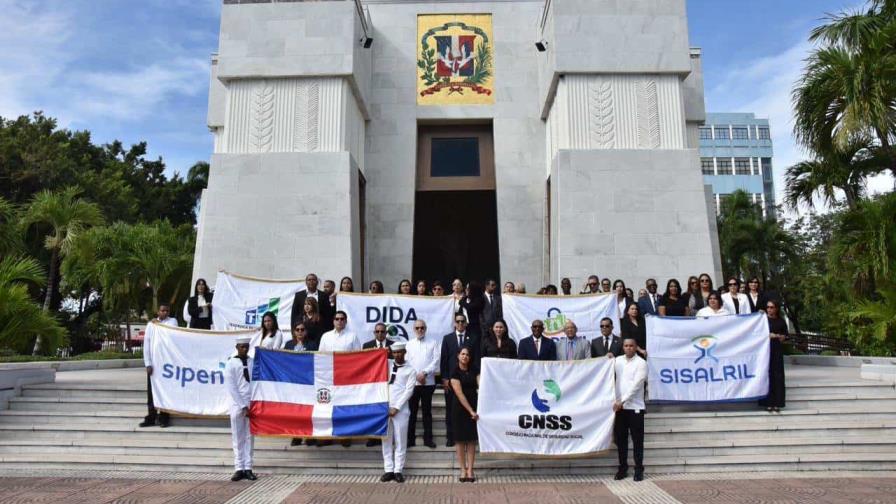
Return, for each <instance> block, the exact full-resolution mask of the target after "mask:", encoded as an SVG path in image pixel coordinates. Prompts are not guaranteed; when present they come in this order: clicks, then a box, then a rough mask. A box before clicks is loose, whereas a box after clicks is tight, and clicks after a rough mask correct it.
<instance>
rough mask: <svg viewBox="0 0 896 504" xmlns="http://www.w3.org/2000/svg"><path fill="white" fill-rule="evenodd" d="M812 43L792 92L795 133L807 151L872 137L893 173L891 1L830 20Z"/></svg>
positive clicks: (895, 89) (895, 48)
mask: <svg viewBox="0 0 896 504" xmlns="http://www.w3.org/2000/svg"><path fill="white" fill-rule="evenodd" d="M828 19H829V23H827V24H825V25H822V26H820V27H818V28H816V29H815V30H814V31H813V32H812V35H811V37H810V40H811V41H813V42H820V43H824V44H826V46H825V47H821V48H819V49H817V50H816V51H815V52H814V53H813V54H812V55H811V56H809V58H808V60H807V64H806V68H805V70H804V72H803V78H802V79H801V81H800V84H799V85H797V86H796V88H794V90H793V102H794V109H795V116H796V117H795V119H796V120H795V124H794V134H795V136H796V138H797V140H798V141H799V142H800V143H801V144H803V145H804V146H806V147H808V148H809V149H813V150H818V151H828V150H830V149H831V148H832V147H841V148H842V147H844V146H846V145H847V144H848V143H849V142H850V141H851V140H853V139H855V138H857V137H864V136H873V137H875V138H876V141H877V142H878V145H880V146H881V148H882V149H883V150H884V152H885V153H886V155H887V157H888V158H889V160H890V164H889V168H890V170H891V171H892V170H894V168H896V156H894V152H893V151H892V150H891V146H892V145H893V140H894V135H896V112H894V104H896V1H894V0H872V1H871V2H870V3H869V4H868V7H867V9H866V10H865V11H864V12H862V11H856V12H842V13H840V14H837V15H833V16H830V17H829V18H828Z"/></svg>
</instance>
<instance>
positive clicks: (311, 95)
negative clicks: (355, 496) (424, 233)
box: [194, 0, 720, 288]
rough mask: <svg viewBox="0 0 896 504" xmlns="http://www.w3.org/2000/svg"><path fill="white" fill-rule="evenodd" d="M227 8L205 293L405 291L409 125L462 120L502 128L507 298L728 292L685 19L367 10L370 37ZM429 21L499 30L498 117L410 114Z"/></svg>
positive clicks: (675, 1) (336, 19) (319, 12)
mask: <svg viewBox="0 0 896 504" xmlns="http://www.w3.org/2000/svg"><path fill="white" fill-rule="evenodd" d="M224 3H225V5H224V7H223V11H222V19H221V42H220V47H219V53H218V54H217V55H216V56H215V57H214V58H213V67H212V82H211V84H210V97H209V115H208V121H209V127H210V128H211V129H212V131H213V133H214V135H215V139H216V141H215V154H214V155H213V156H212V162H211V172H210V181H209V187H208V189H207V190H206V191H205V193H204V195H203V203H202V207H201V215H200V228H199V236H198V243H197V248H196V261H195V266H194V277H200V276H202V277H205V278H207V279H209V281H213V279H214V277H215V272H216V271H217V270H218V269H221V268H223V269H227V270H231V271H234V272H238V273H242V274H248V275H255V276H262V277H269V278H286V277H296V276H301V275H304V274H305V273H307V272H310V271H314V272H316V273H318V274H319V275H321V276H322V277H324V278H331V279H334V280H338V279H339V278H340V277H341V276H343V275H351V276H352V277H353V278H354V279H355V285H356V287H360V286H362V285H366V283H368V282H369V281H371V280H373V279H378V280H382V281H383V282H384V283H385V284H386V285H387V286H391V285H397V283H398V281H399V280H400V279H401V278H407V277H410V276H411V270H412V261H413V232H414V201H415V194H416V185H415V181H416V179H415V177H416V162H417V129H418V124H451V123H452V122H462V121H478V122H490V124H491V125H492V131H493V137H494V162H495V182H496V187H497V189H496V199H497V218H498V243H499V248H500V265H501V266H500V269H501V270H500V278H501V279H502V280H512V281H523V282H526V284H527V285H530V286H537V285H542V284H544V283H547V282H551V283H558V282H559V279H560V278H561V277H563V276H569V277H571V278H572V280H573V285H574V286H576V287H577V286H580V285H581V284H582V282H583V281H584V278H585V277H586V276H587V275H588V274H590V273H597V274H599V275H601V276H606V277H610V278H623V279H625V280H626V281H627V282H629V283H630V284H632V286H633V287H635V288H636V287H637V285H638V284H643V280H644V279H645V278H646V277H648V276H654V277H657V278H658V279H660V281H661V282H664V281H665V279H667V278H669V277H671V276H675V277H678V278H679V280H681V281H682V282H684V280H685V279H686V277H687V275H690V274H697V273H700V272H709V273H710V274H714V275H715V276H716V277H718V276H719V273H720V272H719V270H720V267H719V260H718V252H717V247H716V246H715V245H714V243H713V240H714V221H712V219H711V218H710V215H711V213H710V211H709V210H708V209H707V204H706V203H707V201H706V197H705V191H704V187H703V184H702V179H701V173H700V166H699V162H698V155H697V151H696V147H697V145H696V136H695V132H696V125H697V124H699V123H700V122H701V121H702V120H703V114H704V112H703V110H704V108H703V103H702V100H703V94H702V70H700V65H699V52H696V53H695V52H692V51H691V49H690V48H689V47H688V40H687V19H686V16H685V6H684V0H663V1H655V0H628V1H626V2H619V1H617V0H551V1H548V2H545V1H543V0H538V1H535V0H533V1H525V0H522V1H495V2H487V1H475V0H468V1H465V2H454V3H450V2H422V1H421V2H413V1H401V0H379V1H369V0H367V1H363V2H362V3H363V6H364V8H365V14H364V19H363V20H362V19H361V18H360V17H359V15H358V11H357V9H356V6H355V2H353V1H326V2H278V1H271V2H264V1H261V0H252V1H251V2H245V1H243V2H241V1H240V0H225V2H224ZM425 13H464V14H467V13H471V14H475V13H490V14H492V22H493V26H494V76H495V77H494V96H495V103H494V104H493V105H466V106H459V105H455V106H432V105H427V106H420V105H417V103H416V90H417V88H416V82H415V78H416V45H415V39H416V33H417V32H416V30H417V15H418V14H425ZM363 21H366V25H367V26H368V29H369V35H371V36H372V37H373V39H374V43H373V46H372V47H371V48H370V49H364V48H363V47H361V44H359V43H358V42H359V40H360V39H361V38H362V37H363V36H364V32H363V28H364V25H365V23H364V22H363ZM539 39H544V40H545V41H546V42H547V50H546V51H545V52H538V51H537V50H536V49H535V45H534V43H535V41H537V40H539ZM361 177H363V179H364V180H365V181H366V192H365V201H366V204H365V205H364V208H362V207H361V201H360V193H359V191H360V189H359V183H360V182H359V180H360V179H361ZM548 177H550V197H549V199H548V190H547V188H548ZM548 201H550V205H548ZM362 216H366V237H365V238H366V239H365V240H364V242H365V247H364V248H365V253H364V254H363V256H362V252H361V250H362V247H361V242H362V240H361V236H360V229H361V227H360V222H361V219H362ZM362 272H363V278H362Z"/></svg>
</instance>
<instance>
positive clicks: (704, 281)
mask: <svg viewBox="0 0 896 504" xmlns="http://www.w3.org/2000/svg"><path fill="white" fill-rule="evenodd" d="M700 283H709V279H708V278H701V279H700Z"/></svg>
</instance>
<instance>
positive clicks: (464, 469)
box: [451, 347, 479, 483]
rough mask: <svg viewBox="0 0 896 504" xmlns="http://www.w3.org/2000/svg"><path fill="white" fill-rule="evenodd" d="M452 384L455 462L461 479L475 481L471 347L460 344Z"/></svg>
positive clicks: (475, 385) (474, 378) (475, 381)
mask: <svg viewBox="0 0 896 504" xmlns="http://www.w3.org/2000/svg"><path fill="white" fill-rule="evenodd" d="M451 388H452V389H453V390H454V399H453V401H454V403H453V404H452V408H451V425H452V426H453V427H454V443H455V445H454V449H455V451H456V453H457V465H458V466H459V467H460V470H461V476H460V481H461V482H464V483H467V482H469V483H472V482H474V481H476V476H475V475H474V474H473V463H474V462H475V460H476V442H477V441H478V440H479V434H478V433H477V432H476V420H479V415H478V414H477V413H476V402H477V398H478V393H477V391H476V390H477V389H478V388H479V376H478V375H477V374H476V371H475V370H474V369H473V356H472V354H471V353H470V349H469V348H467V347H461V349H460V351H458V352H457V367H456V368H455V369H454V372H452V373H451Z"/></svg>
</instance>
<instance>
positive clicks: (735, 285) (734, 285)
mask: <svg viewBox="0 0 896 504" xmlns="http://www.w3.org/2000/svg"><path fill="white" fill-rule="evenodd" d="M728 287H737V284H736V283H730V284H728Z"/></svg>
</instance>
